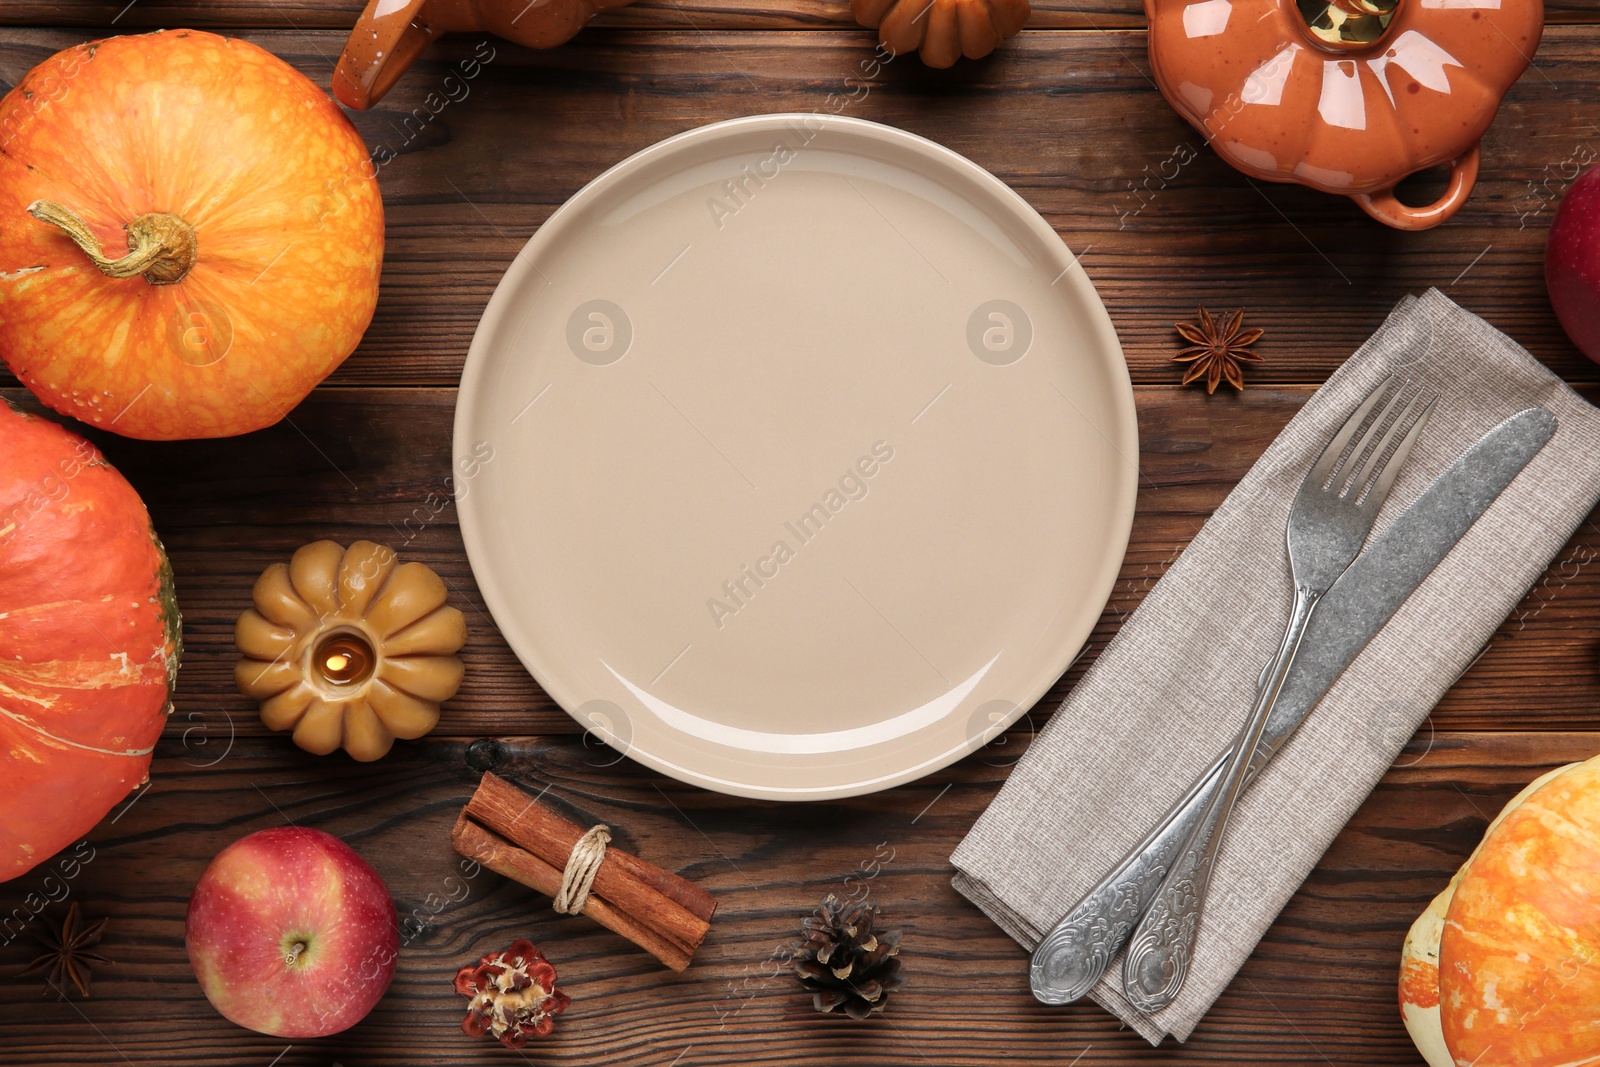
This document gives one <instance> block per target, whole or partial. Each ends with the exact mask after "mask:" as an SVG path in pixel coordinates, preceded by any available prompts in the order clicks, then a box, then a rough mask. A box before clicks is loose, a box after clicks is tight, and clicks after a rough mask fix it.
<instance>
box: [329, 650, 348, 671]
mask: <svg viewBox="0 0 1600 1067" xmlns="http://www.w3.org/2000/svg"><path fill="white" fill-rule="evenodd" d="M348 666H350V657H349V656H345V655H337V654H336V655H332V656H329V657H328V669H329V670H330V671H334V672H338V671H342V670H344V669H345V668H346V667H348Z"/></svg>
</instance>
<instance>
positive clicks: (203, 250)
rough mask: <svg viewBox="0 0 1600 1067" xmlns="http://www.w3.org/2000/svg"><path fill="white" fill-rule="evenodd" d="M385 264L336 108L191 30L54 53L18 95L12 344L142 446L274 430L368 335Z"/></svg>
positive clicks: (5, 344) (45, 396) (8, 210)
mask: <svg viewBox="0 0 1600 1067" xmlns="http://www.w3.org/2000/svg"><path fill="white" fill-rule="evenodd" d="M382 260H383V206H382V201H381V199H380V197H379V195H378V187H377V181H376V168H375V166H374V164H373V162H372V160H371V158H370V157H369V156H368V154H367V151H366V148H365V146H364V145H363V144H362V141H361V137H360V136H359V135H358V134H357V133H356V131H355V129H354V127H352V126H351V125H350V122H349V120H347V119H346V118H345V117H344V115H343V113H342V112H341V111H340V110H339V108H338V106H337V105H335V104H334V103H333V101H332V100H330V99H329V98H328V96H327V94H325V93H323V92H322V91H321V90H319V89H318V88H317V87H316V86H314V85H313V84H312V83H311V82H310V81H309V80H308V79H307V78H306V77H305V76H304V75H302V74H300V73H299V72H297V71H295V70H294V69H293V68H292V67H290V66H289V65H288V64H286V63H284V62H283V61H282V60H280V59H278V58H276V57H275V56H273V55H271V54H270V53H267V52H264V51H262V50H261V49H260V48H257V47H256V46H255V45H252V44H248V43H246V42H244V41H237V40H230V39H228V38H225V37H218V36H216V35H214V34H209V33H200V32H197V31H193V30H175V31H164V32H160V33H151V34H144V35H141V36H136V37H113V38H110V39H108V40H104V41H96V42H93V43H90V44H83V45H79V46H77V47H74V48H69V49H66V50H65V51H62V52H58V53H57V54H56V55H54V56H52V57H50V58H49V59H47V60H45V61H44V62H43V63H41V64H39V65H38V66H37V67H35V68H34V69H33V70H31V71H29V72H28V74H27V75H26V76H24V77H23V79H22V81H21V82H19V83H18V84H17V86H16V88H15V89H13V90H12V91H11V92H10V93H9V94H7V95H6V97H5V99H4V100H3V101H0V357H3V358H4V359H5V362H6V363H7V365H8V366H10V368H11V370H12V371H13V373H15V374H16V375H17V377H18V378H20V379H22V382H23V384H24V385H26V386H27V387H28V388H29V389H31V390H32V391H33V392H34V394H35V395H36V396H38V397H39V399H40V400H42V401H44V402H45V403H46V404H48V405H50V406H51V407H53V408H55V409H56V410H57V411H60V412H63V413H65V414H68V415H72V416H74V417H75V418H79V419H82V420H83V421H85V422H88V423H92V424H94V425H96V426H101V427H104V428H105V429H108V430H113V431H115V432H117V433H120V434H124V435H126V436H129V437H143V438H150V439H160V440H170V439H173V438H185V437H226V436H230V435H233V434H239V433H244V432H246V431H249V430H255V429H259V428H260V427H263V426H268V425H271V424H272V423H275V422H277V421H278V420H279V419H281V418H283V416H284V414H285V413H286V412H287V411H288V410H289V409H290V408H292V407H293V406H294V405H295V404H297V403H299V402H300V400H301V399H302V398H303V397H304V396H305V395H306V394H307V393H308V392H310V391H311V389H312V387H313V386H315V385H316V384H317V383H318V382H320V381H321V380H322V379H323V378H324V377H326V376H327V375H328V373H329V372H330V371H332V370H333V368H334V367H336V366H338V365H339V363H340V362H342V361H343V360H344V358H345V357H346V356H348V355H349V354H350V352H351V351H352V350H353V349H354V348H355V346H356V343H357V342H358V341H359V340H360V339H361V334H362V332H363V331H364V330H365V329H366V327H367V324H368V323H369V322H370V321H371V319H372V312H373V308H374V307H375V306H376V304H377V298H378V274H379V269H380V266H381V264H382Z"/></svg>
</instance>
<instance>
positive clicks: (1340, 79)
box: [1145, 0, 1544, 230]
mask: <svg viewBox="0 0 1600 1067" xmlns="http://www.w3.org/2000/svg"><path fill="white" fill-rule="evenodd" d="M1322 6H1323V8H1324V10H1323V11H1322V12H1320V13H1319V14H1318V15H1317V17H1315V18H1313V20H1312V23H1308V22H1307V21H1306V18H1305V17H1304V16H1303V15H1302V14H1301V11H1300V5H1299V4H1298V3H1297V0H1145V12H1146V14H1147V16H1148V17H1149V20H1150V65H1151V68H1152V69H1153V71H1154V73H1155V77H1156V81H1157V83H1158V84H1159V85H1160V87H1161V92H1162V94H1163V95H1165V96H1166V98H1167V100H1168V102H1170V103H1171V104H1172V106H1173V107H1174V108H1176V109H1177V110H1178V112H1179V114H1181V115H1183V117H1184V118H1186V119H1188V120H1189V121H1190V122H1191V123H1192V124H1193V125H1194V127H1195V128H1196V129H1197V130H1199V131H1200V132H1201V133H1202V134H1203V135H1204V136H1205V138H1206V139H1207V140H1208V141H1210V142H1211V146H1212V147H1213V148H1214V149H1216V151H1217V154H1218V155H1220V156H1221V157H1222V158H1223V159H1225V160H1227V161H1228V162H1229V163H1231V164H1232V165H1233V166H1235V167H1237V168H1238V169H1240V170H1242V171H1244V172H1245V173H1246V174H1249V175H1252V176H1254V177H1256V178H1262V179H1265V180H1267V181H1274V182H1300V183H1302V184H1304V185H1309V186H1311V187H1312V188H1314V189H1321V190H1322V191H1324V192H1329V193H1338V194H1341V195H1343V196H1348V197H1351V198H1352V199H1354V200H1355V202H1356V203H1357V204H1358V205H1359V206H1360V207H1361V209H1362V210H1363V211H1365V212H1366V213H1367V214H1369V215H1371V216H1372V217H1373V218H1375V219H1377V220H1378V221H1379V222H1382V223H1385V224H1386V225H1389V226H1393V227H1396V228H1397V229H1404V230H1420V229H1426V228H1428V227H1430V226H1437V225H1438V224H1439V223H1441V222H1443V221H1444V220H1445V219H1447V218H1449V217H1450V216H1451V215H1453V214H1455V212H1456V211H1457V210H1458V209H1459V208H1460V207H1461V205H1462V204H1463V203H1465V202H1466V199H1467V195H1468V194H1469V193H1470V192H1471V191H1472V186H1473V183H1474V182H1475V181H1476V180H1477V176H1478V141H1479V139H1481V138H1482V137H1483V134H1484V131H1485V130H1486V129H1488V127H1489V122H1490V120H1492V119H1493V118H1494V114H1495V111H1496V109H1497V108H1498V107H1499V106H1500V98H1501V96H1502V95H1504V93H1505V91H1506V90H1507V89H1508V88H1510V86H1511V83H1512V82H1514V81H1516V80H1517V78H1518V77H1520V76H1521V74H1522V72H1523V71H1524V70H1525V69H1527V66H1528V61H1529V58H1530V57H1531V56H1532V55H1533V52H1534V49H1536V48H1537V47H1538V46H1539V37H1540V35H1541V33H1542V32H1543V29H1544V7H1543V4H1542V3H1541V0H1327V3H1325V4H1324V5H1322ZM1441 163H1449V164H1451V175H1450V183H1449V186H1448V188H1447V189H1446V190H1445V193H1444V195H1443V196H1442V197H1441V198H1440V199H1439V201H1438V202H1437V203H1434V204H1431V205H1428V206H1426V207H1409V206H1407V205H1405V204H1402V203H1401V202H1400V201H1398V200H1397V199H1395V196H1394V192H1393V189H1394V186H1395V184H1396V183H1398V182H1399V181H1400V180H1401V179H1402V178H1404V177H1406V176H1407V175H1409V174H1414V173H1415V172H1417V171H1420V170H1426V169H1428V168H1429V167H1433V166H1436V165H1438V164H1441Z"/></svg>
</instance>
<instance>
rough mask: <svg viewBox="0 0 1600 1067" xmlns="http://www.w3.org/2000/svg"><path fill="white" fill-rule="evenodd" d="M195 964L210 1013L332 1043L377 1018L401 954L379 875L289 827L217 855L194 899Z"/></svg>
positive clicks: (328, 839) (323, 838)
mask: <svg viewBox="0 0 1600 1067" xmlns="http://www.w3.org/2000/svg"><path fill="white" fill-rule="evenodd" d="M185 940H186V941H187V943H188V946H189V963H190V965H191V966H193V967H194V974H195V977H196V978H198V979H199V980H200V988H201V989H203V990H204V991H205V994H206V999H207V1000H209V1001H211V1006H212V1007H214V1008H216V1009H217V1010H218V1011H219V1012H221V1013H222V1014H223V1015H224V1016H225V1017H226V1018H228V1019H230V1020H232V1021H233V1022H236V1023H238V1024H239V1025H240V1026H244V1027H248V1028H249V1029H251V1030H255V1031H257V1032H259V1033H263V1034H271V1035H273V1036H274V1037H288V1038H305V1037H325V1036H327V1035H328V1034H336V1033H338V1032H339V1031H341V1030H348V1029H349V1028H350V1027H352V1026H354V1025H355V1024H356V1023H358V1022H360V1021H361V1020H362V1019H363V1018H364V1017H365V1016H366V1014H367V1012H369V1011H371V1010H372V1006H373V1005H374V1004H376V1003H377V1002H378V998H380V997H382V996H383V994H384V991H385V990H387V989H388V988H389V980H390V979H391V978H393V977H394V965H395V959H396V957H397V956H398V955H399V950H400V933H399V927H398V925H397V923H396V921H395V911H394V900H393V899H392V898H391V897H390V896H389V889H388V887H387V886H385V885H384V884H383V879H382V878H379V877H378V872H377V871H375V870H373V869H372V867H371V866H370V865H369V864H368V863H367V862H366V861H365V860H363V859H362V858H361V857H360V856H358V855H356V852H355V850H354V849H352V848H351V847H350V846H349V845H347V844H345V843H344V842H343V841H340V840H339V839H338V838H337V837H334V836H333V835H332V834H328V833H324V832H323V831H321V830H311V829H301V828H299V827H293V826H285V827H282V828H281V829H275V830H262V831H260V832H258V833H253V834H251V835H249V836H248V837H242V838H240V839H239V840H237V841H235V842H234V843H233V844H231V845H229V846H228V847H227V848H225V849H223V850H222V851H221V852H219V853H218V854H217V857H216V859H214V860H212V861H211V865H210V866H209V867H207V868H206V871H205V873H204V874H202V875H201V876H200V884H199V885H197V886H195V890H194V895H193V896H192V897H190V898H189V918H188V927H187V934H186V938H185Z"/></svg>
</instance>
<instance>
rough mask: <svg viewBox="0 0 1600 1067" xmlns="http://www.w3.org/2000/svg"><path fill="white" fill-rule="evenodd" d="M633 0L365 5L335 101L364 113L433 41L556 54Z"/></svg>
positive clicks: (371, 1) (427, 0) (440, 0)
mask: <svg viewBox="0 0 1600 1067" xmlns="http://www.w3.org/2000/svg"><path fill="white" fill-rule="evenodd" d="M629 3H632V0H367V7H366V10H365V11H363V12H362V13H361V17H360V18H359V19H358V20H357V21H356V25H355V29H353V30H351V31H350V37H349V38H348V39H347V40H346V41H345V44H344V51H343V52H341V53H340V54H339V63H338V65H337V66H336V67H335V68H334V71H333V95H334V96H335V97H337V98H338V100H339V102H340V103H341V104H344V105H345V106H346V107H352V108H355V109H356V110H357V111H365V110H366V109H367V108H369V107H371V106H372V105H373V104H376V103H377V102H378V101H379V100H380V99H381V98H382V97H383V94H384V93H387V92H388V91H389V90H390V89H391V88H393V87H394V83H395V82H396V81H398V80H399V78H400V75H402V74H404V73H405V71H406V68H407V67H409V66H411V64H412V63H413V62H415V61H416V58H417V57H418V56H419V55H421V54H422V50H423V49H424V48H427V47H428V44H429V43H430V42H432V41H433V40H434V39H435V38H438V37H442V36H444V35H445V34H447V33H461V32H472V31H479V30H486V31H488V32H490V33H493V34H495V35H496V36H498V37H504V38H506V39H507V40H509V41H515V42H516V43H517V44H520V45H526V46H527V47H529V48H554V47H555V46H556V45H558V44H562V43H564V42H566V41H568V40H570V39H571V38H572V36H573V35H574V34H576V33H577V32H578V31H579V30H581V29H583V27H584V26H585V25H586V24H587V23H588V21H589V20H590V19H592V18H593V17H594V16H595V15H597V14H599V13H600V12H602V11H609V10H610V9H612V8H614V7H623V6H624V5H626V4H629Z"/></svg>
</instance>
